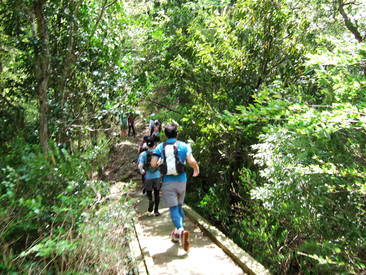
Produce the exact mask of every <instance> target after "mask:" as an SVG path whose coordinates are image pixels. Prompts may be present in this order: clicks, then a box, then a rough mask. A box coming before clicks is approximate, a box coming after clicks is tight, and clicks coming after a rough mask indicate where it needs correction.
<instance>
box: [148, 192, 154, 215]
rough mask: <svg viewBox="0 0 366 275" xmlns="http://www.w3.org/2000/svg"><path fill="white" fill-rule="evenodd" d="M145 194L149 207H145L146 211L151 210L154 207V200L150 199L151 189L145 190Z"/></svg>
mask: <svg viewBox="0 0 366 275" xmlns="http://www.w3.org/2000/svg"><path fill="white" fill-rule="evenodd" d="M146 196H147V198H148V199H149V208H148V209H147V211H149V212H152V211H153V207H154V201H153V199H152V190H150V191H146Z"/></svg>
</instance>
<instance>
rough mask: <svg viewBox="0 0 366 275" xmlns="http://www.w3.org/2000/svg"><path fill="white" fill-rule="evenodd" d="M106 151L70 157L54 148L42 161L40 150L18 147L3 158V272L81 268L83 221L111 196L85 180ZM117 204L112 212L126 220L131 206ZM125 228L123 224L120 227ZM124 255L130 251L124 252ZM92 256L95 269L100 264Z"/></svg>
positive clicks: (0, 194)
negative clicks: (78, 257) (79, 258)
mask: <svg viewBox="0 0 366 275" xmlns="http://www.w3.org/2000/svg"><path fill="white" fill-rule="evenodd" d="M18 145H19V144H18ZM105 150H106V148H102V147H95V148H94V149H93V150H91V151H88V152H85V154H83V155H80V156H74V155H71V154H70V153H69V152H68V151H67V150H65V149H59V148H58V147H54V149H53V150H52V151H51V152H50V154H49V155H48V156H46V157H45V156H44V155H43V154H41V152H40V150H39V147H38V146H32V145H22V146H19V147H18V148H15V149H14V150H13V151H12V155H8V156H7V159H4V160H5V161H4V163H3V164H2V167H1V168H2V170H1V174H0V178H1V186H0V202H1V204H0V205H1V207H0V222H1V224H2V228H1V230H0V244H1V246H2V247H3V248H4V259H7V260H4V262H3V263H2V264H1V270H2V271H4V272H6V271H8V272H10V271H14V272H22V273H23V272H42V270H49V271H51V270H54V271H57V270H58V271H61V270H64V271H66V270H69V271H70V270H73V269H74V268H80V267H79V266H78V264H79V263H78V261H77V260H76V259H77V256H78V255H79V256H80V255H81V256H83V257H88V256H87V255H88V253H87V252H86V251H84V253H83V252H82V251H83V249H85V248H87V243H84V242H83V238H84V234H85V235H90V234H91V232H86V229H85V227H87V225H86V224H89V221H86V220H85V217H86V216H90V215H95V214H94V213H95V211H96V210H97V209H98V208H99V205H100V204H101V203H102V199H103V198H105V196H106V195H109V193H110V189H109V184H107V183H105V182H102V181H95V180H93V181H91V180H90V176H89V174H90V172H91V171H92V170H94V169H97V167H96V166H92V165H91V164H92V163H94V165H96V163H99V164H101V163H100V162H99V161H98V159H100V158H101V157H103V155H104V153H105V152H106V151H105ZM12 158H15V159H17V162H15V161H13V159H12ZM121 200H123V202H122V204H123V205H124V206H123V207H122V206H120V205H119V203H116V205H115V210H114V211H116V212H117V213H118V216H119V217H120V218H121V217H124V219H126V218H125V215H129V213H130V210H129V209H130V208H128V207H127V206H128V205H131V202H130V201H129V200H128V199H127V198H126V197H121ZM95 220H97V218H95ZM117 224H120V223H117ZM126 225H127V220H126V221H125V223H123V226H126ZM83 228H84V229H83ZM87 228H88V230H90V229H91V228H90V227H87ZM95 230H97V229H96V228H95ZM104 234H106V233H105V232H104ZM127 235H128V234H127V233H126V237H125V238H127ZM94 240H95V241H97V239H94ZM125 241H127V240H126V239H124V240H123V241H122V242H125ZM113 243H115V240H113ZM88 249H95V248H90V247H89V248H88ZM123 251H125V252H126V251H128V249H127V248H123ZM5 257H6V258H5ZM93 257H94V260H95V263H96V266H98V264H100V263H101V260H100V259H97V258H96V256H95V255H94V256H93ZM124 265H125V267H127V265H129V263H128V262H124ZM91 270H92V269H91Z"/></svg>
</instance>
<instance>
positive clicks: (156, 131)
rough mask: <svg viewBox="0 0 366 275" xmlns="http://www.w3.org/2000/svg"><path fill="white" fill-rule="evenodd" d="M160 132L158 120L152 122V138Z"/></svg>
mask: <svg viewBox="0 0 366 275" xmlns="http://www.w3.org/2000/svg"><path fill="white" fill-rule="evenodd" d="M160 132H161V124H160V122H159V120H155V121H154V125H153V131H152V134H151V135H152V136H159V134H160Z"/></svg>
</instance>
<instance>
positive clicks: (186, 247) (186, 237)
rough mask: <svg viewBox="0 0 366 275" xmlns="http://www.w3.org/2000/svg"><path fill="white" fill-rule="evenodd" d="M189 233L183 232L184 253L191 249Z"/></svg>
mask: <svg viewBox="0 0 366 275" xmlns="http://www.w3.org/2000/svg"><path fill="white" fill-rule="evenodd" d="M190 234H191V233H189V231H186V230H184V231H183V232H182V248H183V250H184V251H188V250H189V249H190V248H191V243H190V242H189V235H190Z"/></svg>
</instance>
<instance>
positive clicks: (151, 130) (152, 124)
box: [149, 113, 155, 136]
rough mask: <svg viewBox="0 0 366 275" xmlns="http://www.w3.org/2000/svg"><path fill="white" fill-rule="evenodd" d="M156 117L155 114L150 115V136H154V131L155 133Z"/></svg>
mask: <svg viewBox="0 0 366 275" xmlns="http://www.w3.org/2000/svg"><path fill="white" fill-rule="evenodd" d="M154 116H155V114H154V113H152V114H151V115H150V122H149V130H150V136H152V134H153V131H154V123H155V119H154Z"/></svg>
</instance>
